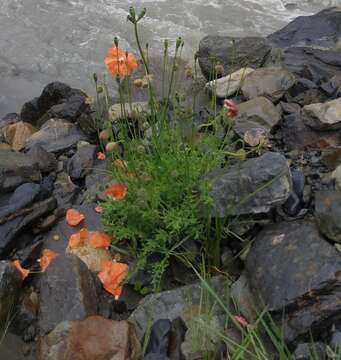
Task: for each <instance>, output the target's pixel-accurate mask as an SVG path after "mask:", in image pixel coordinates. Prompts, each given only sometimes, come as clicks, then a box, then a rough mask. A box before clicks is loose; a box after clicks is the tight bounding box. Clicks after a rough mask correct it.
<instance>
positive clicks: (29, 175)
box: [0, 150, 41, 193]
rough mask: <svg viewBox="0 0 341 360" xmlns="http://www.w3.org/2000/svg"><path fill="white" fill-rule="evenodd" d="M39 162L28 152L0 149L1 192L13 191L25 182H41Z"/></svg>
mask: <svg viewBox="0 0 341 360" xmlns="http://www.w3.org/2000/svg"><path fill="white" fill-rule="evenodd" d="M40 179H41V174H40V171H39V166H38V164H37V163H36V162H35V161H34V159H32V158H31V157H30V156H28V155H26V154H21V153H16V152H12V151H8V150H0V193H1V192H2V191H11V190H13V189H15V188H16V187H17V186H19V185H21V184H23V183H25V182H32V181H33V182H39V181H40Z"/></svg>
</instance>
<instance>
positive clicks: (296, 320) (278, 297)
mask: <svg viewBox="0 0 341 360" xmlns="http://www.w3.org/2000/svg"><path fill="white" fill-rule="evenodd" d="M340 270H341V256H340V254H339V253H338V251H337V250H336V249H335V248H334V246H332V245H331V244H329V243H328V242H327V241H326V240H325V239H324V238H323V237H322V236H321V235H320V234H319V232H318V230H317V227H316V226H315V224H314V223H312V222H309V221H294V222H282V223H278V224H274V225H270V226H268V227H266V228H264V230H263V231H261V232H260V233H259V234H258V236H257V238H256V239H255V241H254V243H253V245H252V247H251V250H250V252H249V255H248V257H247V259H246V274H247V276H248V279H249V281H250V285H251V290H252V291H253V294H254V295H255V297H257V299H258V300H259V304H260V307H261V309H264V306H266V307H267V309H268V310H269V312H270V314H271V316H272V318H273V319H274V321H276V322H277V323H278V325H279V326H280V327H281V329H282V331H283V337H284V339H285V340H286V341H287V342H288V343H289V344H297V342H299V341H301V340H304V339H305V338H307V339H310V338H311V337H313V338H315V336H316V337H318V336H319V335H320V334H321V333H323V332H324V331H325V329H327V328H329V327H330V326H331V324H332V322H333V321H335V319H337V318H338V317H339V314H340V310H341V304H340V302H339V299H340V296H341V290H340V289H341V287H340V281H341V280H340V276H339V274H340Z"/></svg>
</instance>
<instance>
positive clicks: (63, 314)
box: [38, 254, 97, 335]
mask: <svg viewBox="0 0 341 360" xmlns="http://www.w3.org/2000/svg"><path fill="white" fill-rule="evenodd" d="M96 313H97V297H96V288H95V284H94V279H93V277H92V275H91V273H90V271H89V270H88V268H87V266H86V265H85V264H84V263H83V262H82V261H81V260H79V259H78V258H77V257H76V256H73V255H62V254H60V255H59V256H57V257H56V258H55V259H54V261H53V262H51V264H50V265H49V267H48V269H47V271H46V273H44V274H43V275H42V276H41V279H40V307H39V320H38V326H39V333H40V334H41V335H45V334H47V333H49V332H50V331H52V330H53V329H54V327H55V326H57V325H58V324H59V323H60V322H62V321H65V320H84V319H85V318H87V317H88V316H91V315H95V314H96Z"/></svg>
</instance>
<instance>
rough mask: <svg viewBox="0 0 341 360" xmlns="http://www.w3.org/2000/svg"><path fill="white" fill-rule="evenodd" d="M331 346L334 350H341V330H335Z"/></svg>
mask: <svg viewBox="0 0 341 360" xmlns="http://www.w3.org/2000/svg"><path fill="white" fill-rule="evenodd" d="M329 346H330V347H331V348H332V349H333V350H334V351H339V349H340V348H341V331H333V334H332V337H331V339H330V343H329Z"/></svg>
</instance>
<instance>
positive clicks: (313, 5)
mask: <svg viewBox="0 0 341 360" xmlns="http://www.w3.org/2000/svg"><path fill="white" fill-rule="evenodd" d="M294 2H295V1H285V0H135V1H128V0H0V116H1V115H4V114H5V113H6V112H10V111H18V110H19V109H20V105H21V104H22V103H23V102H24V101H26V100H29V99H31V98H33V97H34V96H37V95H39V93H40V92H41V90H42V88H43V86H44V85H46V84H47V83H48V82H50V81H55V80H59V81H65V82H67V83H69V84H70V85H72V86H74V87H79V88H82V89H84V90H86V91H91V80H90V78H91V74H92V73H94V72H95V71H96V72H103V71H105V68H104V65H103V58H104V56H105V53H106V49H107V48H108V47H109V46H111V45H112V42H113V38H114V36H118V37H119V38H120V39H121V40H120V41H121V45H122V47H124V48H126V49H132V48H134V38H133V33H132V31H131V26H130V24H128V23H127V22H126V16H127V12H128V9H129V6H131V5H134V6H136V7H137V8H140V9H141V8H143V7H146V8H147V16H146V18H145V19H144V21H143V23H142V32H141V34H142V38H143V41H144V42H148V43H149V46H150V48H151V51H153V52H160V51H161V49H162V43H163V40H164V39H166V38H167V39H170V40H174V39H175V38H176V37H178V36H182V37H183V38H184V39H185V45H186V47H185V53H184V55H185V56H186V57H188V58H191V57H192V56H193V52H194V51H195V49H197V46H198V42H199V40H200V38H202V37H203V36H204V35H206V34H221V35H232V36H246V35H259V36H263V35H267V34H269V33H271V32H273V31H275V30H277V29H279V28H281V27H282V26H284V25H285V24H286V23H288V22H289V21H290V20H292V19H294V18H295V17H296V16H299V15H309V14H311V13H313V12H316V11H318V10H321V9H322V8H324V7H326V6H330V5H335V4H336V5H337V4H338V5H341V0H298V1H297V4H298V6H297V7H296V8H294V9H292V10H290V9H289V7H288V8H286V7H285V6H284V5H285V3H287V4H288V3H294ZM290 8H292V7H290Z"/></svg>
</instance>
